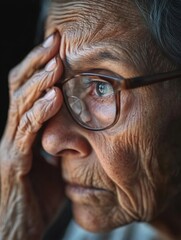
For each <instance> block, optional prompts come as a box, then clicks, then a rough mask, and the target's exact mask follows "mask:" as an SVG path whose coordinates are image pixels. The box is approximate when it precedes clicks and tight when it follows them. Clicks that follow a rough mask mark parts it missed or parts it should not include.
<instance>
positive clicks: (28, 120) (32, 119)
mask: <svg viewBox="0 0 181 240" xmlns="http://www.w3.org/2000/svg"><path fill="white" fill-rule="evenodd" d="M39 127H40V124H39V123H38V121H37V118H36V116H35V114H34V112H33V111H32V110H30V111H28V112H26V113H25V114H24V115H23V116H22V118H21V120H20V124H19V127H18V131H20V132H21V133H24V134H25V133H28V134H30V133H36V132H37V130H38V129H39Z"/></svg>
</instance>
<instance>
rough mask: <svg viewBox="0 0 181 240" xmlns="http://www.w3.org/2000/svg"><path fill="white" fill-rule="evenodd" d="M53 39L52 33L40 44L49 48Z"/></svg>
mask: <svg viewBox="0 0 181 240" xmlns="http://www.w3.org/2000/svg"><path fill="white" fill-rule="evenodd" d="M53 40H54V35H53V34H52V35H50V36H49V37H48V38H47V39H46V40H45V41H44V43H43V44H42V45H43V47H44V48H49V47H51V46H52V44H53Z"/></svg>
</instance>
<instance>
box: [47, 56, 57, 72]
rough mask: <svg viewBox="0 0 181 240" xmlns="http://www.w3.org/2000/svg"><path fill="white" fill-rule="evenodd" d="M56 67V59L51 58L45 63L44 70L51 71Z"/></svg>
mask: <svg viewBox="0 0 181 240" xmlns="http://www.w3.org/2000/svg"><path fill="white" fill-rule="evenodd" d="M55 67H56V59H55V58H53V59H52V60H51V61H50V62H48V63H47V65H46V66H45V70H46V71H48V72H51V71H53V70H54V69H55Z"/></svg>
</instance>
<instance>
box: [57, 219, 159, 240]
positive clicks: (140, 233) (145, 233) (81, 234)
mask: <svg viewBox="0 0 181 240" xmlns="http://www.w3.org/2000/svg"><path fill="white" fill-rule="evenodd" d="M158 239H159V238H158V233H157V232H156V230H155V229H154V228H152V227H151V226H150V225H149V224H146V223H132V224H129V225H127V226H124V227H121V228H117V229H115V230H113V231H111V232H109V233H104V234H102V233H98V234H97V233H91V232H88V231H85V230H84V229H82V228H81V227H80V226H79V225H77V224H76V223H75V222H74V221H73V220H72V221H71V222H70V224H69V226H68V228H67V230H66V232H65V235H64V237H63V239H61V240H158Z"/></svg>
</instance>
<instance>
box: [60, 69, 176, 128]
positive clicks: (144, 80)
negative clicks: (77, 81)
mask: <svg viewBox="0 0 181 240" xmlns="http://www.w3.org/2000/svg"><path fill="white" fill-rule="evenodd" d="M81 76H92V77H99V78H101V79H103V80H105V81H108V82H109V83H111V85H112V86H113V89H114V92H115V100H116V116H115V119H114V121H113V123H112V124H110V125H108V126H107V127H104V128H91V127H89V126H87V125H86V124H85V123H84V122H82V121H81V120H80V119H77V117H76V115H75V114H74V113H73V111H72V109H71V108H70V105H69V103H68V100H67V96H66V93H65V90H64V87H63V86H64V84H65V83H66V82H68V81H69V80H71V79H72V78H76V77H81ZM179 77H181V70H176V71H172V72H165V73H158V74H153V75H148V76H142V77H133V78H123V77H121V76H115V77H114V76H108V75H105V74H101V73H95V72H85V73H80V74H77V75H75V76H73V77H71V78H66V79H64V80H63V81H62V82H61V89H62V91H63V97H64V101H65V104H66V107H67V109H68V111H69V113H70V115H71V116H72V117H73V119H74V120H75V122H77V123H78V124H79V125H80V126H81V127H84V128H86V129H88V130H91V131H102V130H106V129H109V128H111V127H112V126H113V125H115V124H116V122H117V121H118V119H119V116H120V109H121V106H120V94H119V93H120V91H121V90H125V89H134V88H138V87H144V86H147V85H152V84H155V83H159V82H163V81H168V80H172V79H176V78H179Z"/></svg>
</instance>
